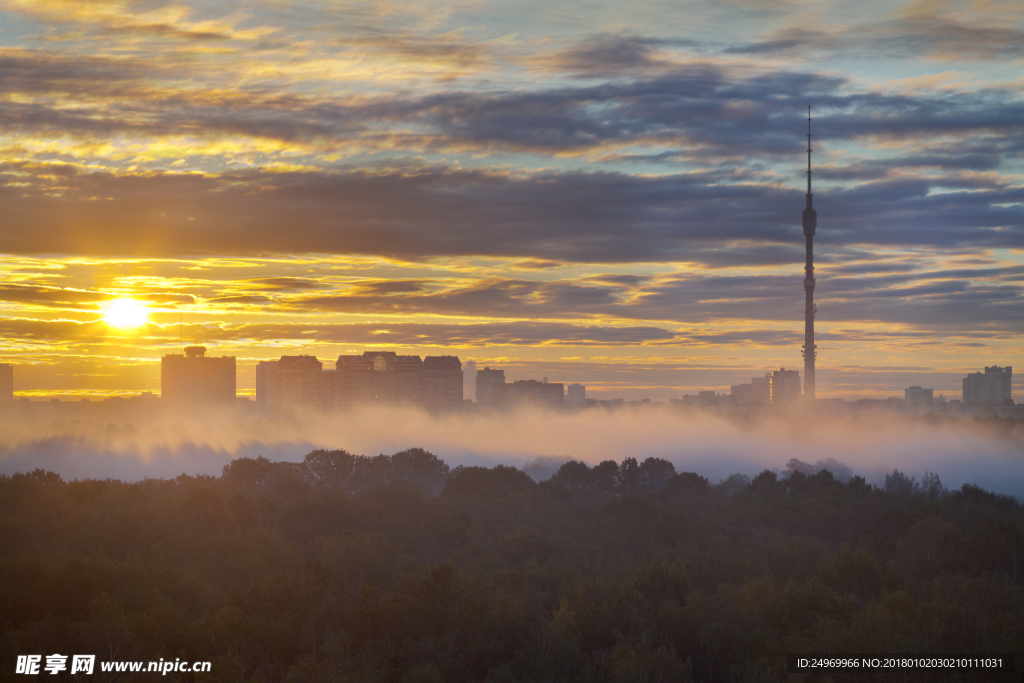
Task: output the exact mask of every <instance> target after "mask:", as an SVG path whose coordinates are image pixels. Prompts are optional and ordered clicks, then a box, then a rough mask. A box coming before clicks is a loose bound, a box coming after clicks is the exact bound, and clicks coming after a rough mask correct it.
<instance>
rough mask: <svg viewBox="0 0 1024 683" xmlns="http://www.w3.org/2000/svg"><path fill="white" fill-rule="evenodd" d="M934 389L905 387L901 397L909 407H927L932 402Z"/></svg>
mask: <svg viewBox="0 0 1024 683" xmlns="http://www.w3.org/2000/svg"><path fill="white" fill-rule="evenodd" d="M933 393H934V390H932V389H922V388H921V387H917V386H914V387H907V388H906V389H904V390H903V398H904V400H905V401H906V402H907V405H908V406H911V407H915V408H916V407H922V408H923V407H927V406H930V405H931V404H932V398H933Z"/></svg>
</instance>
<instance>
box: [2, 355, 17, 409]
mask: <svg viewBox="0 0 1024 683" xmlns="http://www.w3.org/2000/svg"><path fill="white" fill-rule="evenodd" d="M13 400H14V366H13V365H11V364H10V363H0V403H7V402H9V401H13Z"/></svg>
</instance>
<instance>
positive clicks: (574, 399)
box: [565, 384, 587, 408]
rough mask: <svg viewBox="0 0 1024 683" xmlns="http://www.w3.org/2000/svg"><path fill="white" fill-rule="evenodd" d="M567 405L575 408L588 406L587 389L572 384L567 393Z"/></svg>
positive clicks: (580, 385)
mask: <svg viewBox="0 0 1024 683" xmlns="http://www.w3.org/2000/svg"><path fill="white" fill-rule="evenodd" d="M565 403H566V405H570V406H573V407H574V408H579V407H581V406H585V405H587V388H586V387H585V386H583V385H582V384H570V385H569V387H568V389H567V391H566V396H565Z"/></svg>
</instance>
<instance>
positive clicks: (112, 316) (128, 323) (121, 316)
mask: <svg viewBox="0 0 1024 683" xmlns="http://www.w3.org/2000/svg"><path fill="white" fill-rule="evenodd" d="M103 319H104V320H105V321H106V322H107V324H108V325H110V326H111V327H117V328H119V329H123V330H128V329H133V328H136V327H142V326H143V325H145V324H146V323H147V322H149V309H148V308H146V305H145V304H143V303H141V302H139V301H136V300H135V299H115V300H114V301H111V302H109V303H107V304H105V305H104V306H103Z"/></svg>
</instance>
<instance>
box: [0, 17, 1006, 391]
mask: <svg viewBox="0 0 1024 683" xmlns="http://www.w3.org/2000/svg"><path fill="white" fill-rule="evenodd" d="M808 8H813V11H809V10H808ZM0 21H3V24H4V27H5V31H4V32H3V33H2V34H0V60H2V61H3V64H4V65H5V66H4V70H3V74H2V77H0V92H2V96H0V102H2V104H0V120H2V121H3V122H4V125H5V128H4V131H5V134H4V136H2V137H0V199H2V201H3V202H4V207H5V214H4V215H5V218H4V220H5V230H4V231H2V233H0V254H3V255H4V256H3V258H2V260H0V272H2V273H3V280H4V281H3V284H2V286H0V362H2V363H12V364H14V365H16V366H17V371H16V373H15V382H16V390H17V391H18V393H19V394H21V395H31V396H38V397H45V396H57V395H72V396H73V395H77V396H82V395H90V396H101V395H115V394H121V393H124V394H132V393H139V392H141V391H158V390H159V377H160V359H161V357H162V356H163V355H165V354H167V353H174V352H177V349H178V348H179V347H180V346H184V345H187V344H191V343H198V344H201V345H204V346H206V347H207V348H209V349H210V353H211V354H213V355H216V356H235V357H237V361H238V377H239V385H238V389H239V393H241V394H252V393H253V392H254V390H255V384H254V381H253V378H254V376H255V368H256V367H257V365H258V363H259V362H260V361H269V360H274V359H276V358H278V357H280V356H281V355H299V354H310V355H317V356H319V357H321V358H336V357H337V356H339V355H345V354H350V353H358V352H359V350H360V349H363V348H374V349H382V350H391V351H396V352H400V353H402V354H411V355H419V356H424V357H426V356H442V355H454V356H459V357H460V358H462V359H463V362H464V363H465V362H472V363H473V364H474V366H475V367H479V368H483V367H485V366H491V367H501V368H503V369H504V370H505V371H506V372H507V373H508V377H509V380H510V381H512V380H515V379H527V378H536V377H541V376H551V377H552V378H553V379H557V380H558V381H562V382H565V383H566V384H570V383H573V382H580V383H584V384H586V385H587V387H588V389H587V391H588V393H591V394H593V395H595V396H604V397H613V396H614V397H624V398H627V399H635V398H641V397H650V398H654V399H655V400H665V399H668V398H671V397H673V396H678V395H680V394H684V393H693V392H695V391H698V390H702V389H703V390H707V389H714V390H717V391H727V390H728V387H730V386H731V385H735V384H739V383H743V382H747V381H749V378H750V377H752V376H757V375H759V374H763V373H764V372H765V371H766V370H769V371H770V370H772V369H777V368H780V367H792V368H796V367H799V366H800V365H801V358H800V355H799V354H800V346H801V340H802V338H803V335H802V333H801V332H802V330H801V328H802V323H803V318H804V316H803V311H802V309H803V304H804V301H803V297H802V296H801V292H800V289H801V284H800V283H801V280H802V279H803V278H802V273H801V270H802V267H803V242H804V236H803V234H802V232H801V216H800V205H801V204H803V188H802V184H803V180H804V178H805V176H804V172H805V170H804V168H803V164H804V162H805V160H804V158H803V155H804V151H803V150H804V149H805V146H804V140H803V138H804V136H805V135H806V132H807V131H806V121H804V118H806V110H805V108H806V105H807V101H808V99H809V100H811V101H812V104H813V107H814V140H815V145H814V149H815V152H816V154H815V156H814V161H815V164H814V173H815V178H814V180H815V183H814V188H815V194H816V195H817V196H816V197H815V200H816V201H815V204H814V208H815V209H816V210H817V211H818V212H819V213H820V214H821V215H820V218H821V227H820V229H819V230H818V231H817V234H816V236H815V239H816V242H817V244H816V246H817V247H818V249H817V253H816V257H817V258H816V263H815V274H816V277H817V278H818V284H817V287H816V289H815V301H816V303H817V304H818V307H819V312H818V316H817V319H816V329H815V343H816V344H817V346H818V350H819V352H820V353H819V359H818V363H817V367H816V387H817V395H818V396H819V397H821V398H833V397H845V398H851V399H853V398H859V397H871V396H875V397H884V396H900V395H902V392H903V391H904V389H905V388H906V387H908V386H927V387H931V388H934V390H935V393H936V394H939V393H943V394H946V395H947V396H949V397H953V396H955V394H956V392H957V389H958V386H959V383H960V382H961V380H962V378H963V376H964V375H965V374H967V373H969V372H975V371H977V370H978V369H979V368H983V367H987V366H1013V365H1018V366H1019V364H1020V363H1019V362H1015V361H1018V357H1020V356H1021V355H1022V351H1024V344H1022V342H1021V341H1020V340H1021V338H1022V337H1021V332H1024V329H1022V328H1024V285H1022V284H1021V282H1022V280H1021V278H1022V275H1024V239H1022V237H1024V203H1022V199H1024V189H1022V188H1024V169H1022V168H1021V165H1020V160H1019V149H1020V146H1021V143H1022V140H1021V132H1020V126H1019V121H1020V120H1021V118H1022V113H1024V102H1022V98H1021V89H1022V87H1024V82H1022V81H1021V79H1020V76H1019V63H1020V61H1021V58H1022V56H1024V48H1022V47H1021V46H1022V45H1024V10H1022V9H1021V8H1020V7H1019V6H1018V5H1017V4H1014V3H998V2H986V3H976V4H972V5H969V6H965V7H952V6H949V5H943V4H941V3H930V2H906V3H902V4H899V5H897V6H892V5H891V4H885V5H883V4H881V3H864V4H860V5H858V6H857V7H854V8H851V7H846V6H841V5H839V4H838V3H836V4H826V5H820V4H816V5H813V6H811V5H806V6H805V5H801V4H800V3H790V4H764V3H756V4H752V3H743V2H739V3H703V2H691V3H685V4H682V5H671V4H669V5H666V4H659V3H640V4H638V5H636V6H635V7H632V8H631V9H630V11H629V12H626V11H624V10H623V9H622V8H620V7H618V6H617V5H615V4H613V3H597V4H588V5H587V10H586V11H585V12H584V11H583V10H582V6H580V7H577V6H574V5H572V4H571V3H569V4H563V5H560V6H559V7H558V8H540V7H538V8H534V9H533V10H531V11H530V12H526V11H525V10H522V11H519V10H517V9H513V8H503V7H499V6H497V5H493V4H487V3H481V4H478V5H473V6H468V5H466V6H464V5H457V4H452V3H429V2H428V3H416V4H412V3H408V4H403V3H391V4H388V5H386V6H383V5H370V4H366V5H362V4H359V3H352V4H346V5H343V6H337V5H333V4H328V3H324V4H319V3H310V4H309V5H308V6H306V7H304V9H303V11H302V12H301V13H295V12H290V11H288V10H287V8H285V7H282V6H280V5H277V4H274V3H270V2H267V3H246V4H245V5H244V6H243V5H241V4H239V5H235V4H232V3H223V2H218V3H212V2H198V1H192V2H184V3H173V4H171V3H167V4H162V3H159V2H157V3H152V2H146V3H143V2H131V1H128V2H116V3H115V2H109V3H108V2H96V3H89V4H88V5H82V4H80V3H70V2H68V3H65V2H56V1H53V2H23V1H21V0H6V1H3V2H0ZM119 301H120V302H122V303H116V302H119ZM132 301H134V302H136V303H135V304H134V305H133V304H132V303H130V302H132ZM1017 388H1018V391H1020V390H1021V386H1020V385H1019V384H1018V387H1017Z"/></svg>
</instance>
